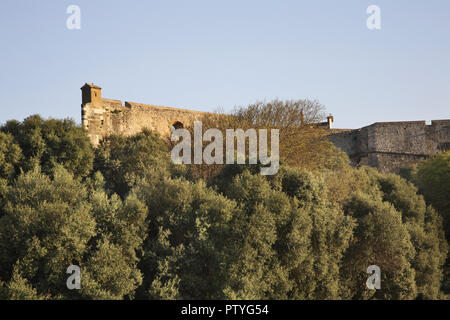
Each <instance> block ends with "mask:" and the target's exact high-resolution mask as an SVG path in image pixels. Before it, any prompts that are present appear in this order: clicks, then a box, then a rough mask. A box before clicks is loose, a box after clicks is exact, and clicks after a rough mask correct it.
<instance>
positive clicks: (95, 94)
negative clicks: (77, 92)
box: [81, 83, 102, 106]
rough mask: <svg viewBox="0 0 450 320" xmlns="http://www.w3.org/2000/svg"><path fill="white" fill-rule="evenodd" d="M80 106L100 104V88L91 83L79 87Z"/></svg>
mask: <svg viewBox="0 0 450 320" xmlns="http://www.w3.org/2000/svg"><path fill="white" fill-rule="evenodd" d="M81 100H82V104H87V103H90V104H91V105H93V106H101V104H102V88H100V87H99V86H96V85H94V84H93V83H86V84H85V85H84V86H82V87H81Z"/></svg>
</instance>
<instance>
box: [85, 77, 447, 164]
mask: <svg viewBox="0 0 450 320" xmlns="http://www.w3.org/2000/svg"><path fill="white" fill-rule="evenodd" d="M81 91H82V104H81V110H82V112H81V114H82V123H83V126H84V128H86V129H87V131H88V134H89V137H90V138H91V141H92V143H93V144H94V145H98V143H99V142H100V141H101V140H102V138H103V137H106V136H108V135H110V134H113V133H116V134H123V135H133V134H136V133H138V132H140V131H142V129H144V128H148V129H151V130H153V131H156V132H158V133H159V134H160V135H161V136H162V137H169V136H170V133H171V129H172V127H175V128H179V127H186V126H191V125H192V124H193V122H194V121H195V120H200V119H201V118H202V117H203V116H204V115H205V114H207V113H206V112H199V111H191V110H185V109H176V108H169V107H160V106H154V105H147V104H142V103H133V102H125V103H124V105H122V102H121V101H119V100H111V99H103V98H102V94H101V88H100V87H98V86H96V85H93V84H87V83H86V84H85V85H84V86H83V87H82V88H81ZM327 120H328V121H327V122H324V123H320V124H318V126H319V127H323V128H326V129H327V130H330V135H329V136H328V138H329V140H330V141H331V142H333V143H334V144H335V145H336V146H337V147H339V148H341V149H342V150H343V151H345V152H346V153H347V154H348V155H349V157H350V159H351V161H352V162H353V164H355V165H356V164H362V165H369V166H372V167H376V168H378V169H380V170H381V171H383V172H398V171H399V170H400V168H402V167H407V166H410V165H412V164H414V163H417V162H418V161H420V160H423V159H427V158H428V157H429V156H431V155H433V154H435V153H437V152H438V151H440V150H450V120H433V121H432V122H431V125H427V124H426V123H425V121H409V122H381V123H374V124H372V125H370V126H367V127H364V128H361V129H357V130H339V129H338V130H332V129H331V124H332V122H333V117H332V116H330V117H328V119H327ZM338 131H340V132H338Z"/></svg>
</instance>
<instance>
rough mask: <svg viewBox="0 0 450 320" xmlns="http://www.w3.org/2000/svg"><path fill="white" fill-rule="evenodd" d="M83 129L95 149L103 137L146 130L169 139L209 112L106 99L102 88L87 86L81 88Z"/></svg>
mask: <svg viewBox="0 0 450 320" xmlns="http://www.w3.org/2000/svg"><path fill="white" fill-rule="evenodd" d="M81 91H82V105H81V110H82V111H81V117H82V125H83V127H84V128H85V129H86V130H87V131H88V135H89V137H90V139H91V142H92V144H93V145H98V144H99V142H100V141H101V140H102V138H103V137H106V136H108V135H110V134H112V133H116V134H123V135H127V136H128V135H133V134H136V133H138V132H140V131H142V130H143V129H144V128H148V129H151V130H153V131H156V132H158V133H159V134H160V135H161V136H162V137H169V136H170V133H171V128H172V126H174V127H176V128H180V127H184V126H190V125H191V124H192V123H193V122H194V120H197V119H200V118H201V117H202V116H203V115H205V114H206V112H200V111H191V110H185V109H176V108H169V107H161V106H154V105H147V104H142V103H134V102H125V103H124V105H122V102H121V101H120V100H111V99H104V98H102V96H101V88H100V87H98V86H95V85H93V84H85V85H84V86H83V87H82V88H81Z"/></svg>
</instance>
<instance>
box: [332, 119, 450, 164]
mask: <svg viewBox="0 0 450 320" xmlns="http://www.w3.org/2000/svg"><path fill="white" fill-rule="evenodd" d="M329 140H330V141H331V142H333V143H334V144H335V145H336V146H338V147H339V148H341V149H342V150H343V151H345V152H346V153H347V154H348V155H349V157H350V159H351V160H352V162H353V163H354V164H364V165H369V166H373V167H376V168H378V169H380V170H381V171H383V172H398V171H399V170H400V168H402V167H407V166H410V165H412V164H415V163H417V162H419V161H420V160H423V159H427V158H428V157H429V156H431V155H433V154H436V153H437V152H438V151H441V150H450V120H433V121H432V122H431V125H427V124H426V123H425V121H409V122H382V123H374V124H372V125H370V126H368V127H364V128H361V129H357V130H350V131H346V132H340V133H336V134H332V135H330V136H329Z"/></svg>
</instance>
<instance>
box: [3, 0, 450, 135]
mask: <svg viewBox="0 0 450 320" xmlns="http://www.w3.org/2000/svg"><path fill="white" fill-rule="evenodd" d="M71 4H75V5H78V6H80V8H81V30H68V29H67V28H66V20H67V18H68V16H69V15H68V14H66V9H67V7H68V6H69V5H71ZM371 4H375V5H378V6H380V8H381V19H382V21H381V23H382V25H381V26H382V29H381V30H379V31H371V30H368V29H367V27H366V19H367V16H368V15H367V14H366V9H367V7H368V6H369V5H371ZM0 45H1V49H0V98H1V107H0V110H1V113H0V123H4V122H5V121H6V120H9V119H18V120H22V119H23V118H25V117H27V116H29V115H31V114H36V113H39V114H41V115H42V116H44V117H53V118H67V117H70V118H73V119H75V120H76V121H77V122H78V123H80V121H81V119H80V117H81V115H80V103H81V92H80V87H81V86H82V85H83V84H84V83H85V82H94V83H95V84H97V85H100V86H101V87H102V88H103V91H102V92H103V96H104V97H106V98H111V99H120V100H122V101H125V100H127V101H135V102H143V103H149V104H157V105H165V106H172V107H184V108H191V109H194V110H204V111H213V110H215V109H217V108H218V107H222V108H223V109H225V110H231V109H232V108H233V107H234V106H236V105H247V104H249V103H252V102H255V101H256V100H261V99H272V98H280V99H299V98H310V99H318V100H319V101H320V102H321V103H323V104H324V105H326V107H327V111H328V112H329V113H332V114H334V115H335V126H336V127H340V128H357V127H361V126H365V125H369V124H371V123H373V122H377V121H401V120H431V119H444V118H447V119H448V118H450V1H449V0H426V1H425V0H423V1H422V0H421V1H419V0H395V1H393V0H371V1H365V0H342V1H336V0H314V1H313V0H310V1H300V0H295V1H284V0H276V1H275V0H273V1H264V0H258V1H246V0H239V1H235V0H226V1H225V0H222V1H214V0H205V1H197V0H189V1H171V0H164V1H143V0H142V1H133V0H129V1H124V0H120V1H119V0H117V1H106V0H89V1H87V0H71V1H63V0H54V1H50V0H45V1H44V0H42V1H36V0H29V1H23V0H1V1H0Z"/></svg>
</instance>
